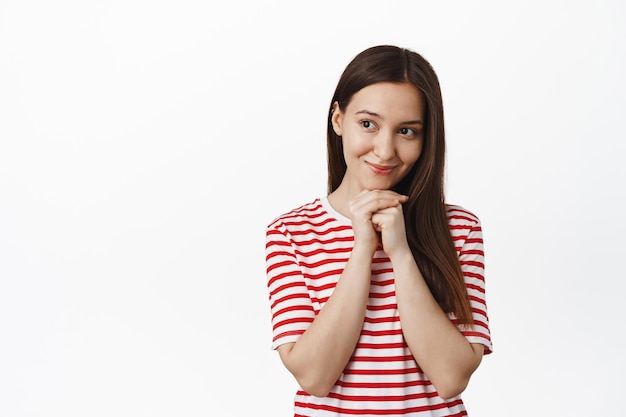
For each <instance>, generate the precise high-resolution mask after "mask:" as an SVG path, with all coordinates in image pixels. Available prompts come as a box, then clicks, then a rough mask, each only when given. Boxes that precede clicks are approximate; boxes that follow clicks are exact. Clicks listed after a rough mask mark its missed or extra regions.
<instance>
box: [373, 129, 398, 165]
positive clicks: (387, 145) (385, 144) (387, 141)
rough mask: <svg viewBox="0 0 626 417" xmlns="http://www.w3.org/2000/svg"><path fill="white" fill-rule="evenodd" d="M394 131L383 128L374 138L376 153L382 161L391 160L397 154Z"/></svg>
mask: <svg viewBox="0 0 626 417" xmlns="http://www.w3.org/2000/svg"><path fill="white" fill-rule="evenodd" d="M393 136H394V135H393V132H386V131H383V130H381V131H380V132H379V133H378V135H376V138H375V139H374V155H376V156H377V157H378V158H380V160H381V161H389V160H391V159H393V157H394V156H395V155H396V148H395V144H394V138H393Z"/></svg>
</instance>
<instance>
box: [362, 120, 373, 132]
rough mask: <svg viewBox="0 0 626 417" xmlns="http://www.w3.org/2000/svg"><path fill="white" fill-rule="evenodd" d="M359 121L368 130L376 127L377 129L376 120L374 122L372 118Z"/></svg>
mask: <svg viewBox="0 0 626 417" xmlns="http://www.w3.org/2000/svg"><path fill="white" fill-rule="evenodd" d="M359 123H360V124H361V126H363V128H364V129H366V130H374V129H376V124H375V123H374V122H372V121H371V120H361V121H360V122H359Z"/></svg>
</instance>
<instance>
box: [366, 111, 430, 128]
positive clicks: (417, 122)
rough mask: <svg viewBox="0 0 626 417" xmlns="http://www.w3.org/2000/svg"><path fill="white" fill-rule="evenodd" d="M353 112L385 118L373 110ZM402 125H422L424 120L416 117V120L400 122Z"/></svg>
mask: <svg viewBox="0 0 626 417" xmlns="http://www.w3.org/2000/svg"><path fill="white" fill-rule="evenodd" d="M355 114H367V115H369V116H373V117H378V118H379V119H381V120H385V118H384V117H383V116H381V115H380V114H378V113H376V112H373V111H369V110H360V111H358V112H356V113H355ZM400 124H402V125H423V124H424V122H423V121H421V120H420V119H416V120H408V121H406V122H402V123H400Z"/></svg>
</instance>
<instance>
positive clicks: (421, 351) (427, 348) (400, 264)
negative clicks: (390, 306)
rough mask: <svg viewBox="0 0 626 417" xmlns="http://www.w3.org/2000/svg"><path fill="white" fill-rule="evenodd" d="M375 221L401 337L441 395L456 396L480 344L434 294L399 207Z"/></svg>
mask: <svg viewBox="0 0 626 417" xmlns="http://www.w3.org/2000/svg"><path fill="white" fill-rule="evenodd" d="M373 221H374V222H375V226H376V228H377V230H380V231H381V233H382V238H383V247H384V248H385V252H386V253H387V254H388V255H389V257H390V259H391V263H392V264H393V269H394V274H395V285H396V300H397V304H398V310H399V313H400V322H401V324H402V331H403V334H404V337H405V340H406V342H407V344H408V346H409V348H410V350H411V353H412V354H413V356H414V357H415V360H416V361H417V362H418V364H419V365H420V367H421V368H422V370H423V371H424V373H426V375H428V378H429V379H430V380H431V381H432V383H433V385H434V386H435V388H436V389H437V391H438V393H439V395H440V396H441V397H443V398H452V397H455V396H457V395H459V394H460V393H461V392H463V390H464V389H465V387H466V386H467V383H468V382H469V379H470V377H471V375H472V373H473V372H474V371H475V370H476V368H477V367H478V365H479V364H480V362H481V359H482V356H483V352H484V346H483V345H482V344H478V343H470V342H469V341H468V339H467V338H466V337H465V336H464V335H463V334H462V333H461V332H460V331H459V329H458V328H457V327H456V326H455V325H454V324H453V323H452V322H451V321H450V319H449V318H448V316H447V315H446V314H445V313H444V311H443V310H442V309H441V307H439V305H438V303H437V302H436V300H435V299H434V297H433V296H432V294H431V292H430V290H429V288H428V286H427V284H426V282H425V280H424V277H423V276H422V274H421V272H420V270H419V267H418V266H417V264H416V262H415V259H414V258H413V255H412V253H411V250H410V249H409V246H408V243H407V241H406V232H405V228H404V219H403V216H402V210H401V208H400V207H398V208H393V209H387V210H383V211H381V212H379V213H377V214H376V215H375V216H374V218H373Z"/></svg>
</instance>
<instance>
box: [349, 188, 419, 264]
mask: <svg viewBox="0 0 626 417" xmlns="http://www.w3.org/2000/svg"><path fill="white" fill-rule="evenodd" d="M407 199H408V197H406V196H404V195H401V194H398V193H396V192H394V191H391V190H373V191H370V190H364V191H362V192H360V193H359V194H357V195H356V196H355V197H354V198H353V199H352V200H351V201H350V202H349V203H348V210H349V211H350V219H351V220H352V229H353V231H354V247H355V249H356V248H357V247H359V248H363V249H365V250H367V251H369V252H370V253H371V254H372V255H373V254H374V252H375V251H376V247H377V246H378V243H379V238H378V234H377V232H383V231H384V232H383V242H382V244H383V247H385V245H386V243H385V241H389V243H388V244H390V245H391V246H394V245H395V243H394V241H395V240H396V238H395V237H392V236H391V234H394V232H393V231H392V230H391V227H392V226H391V225H392V224H395V226H393V230H396V231H397V230H398V225H397V223H398V222H397V219H396V218H397V216H398V213H399V217H400V226H401V227H402V236H403V237H404V241H406V233H405V232H404V218H403V217H402V203H404V202H406V201H407ZM394 213H395V214H394ZM374 218H376V219H377V220H376V222H374ZM393 219H395V220H393ZM387 234H389V235H390V236H389V237H388V236H386V235H387ZM400 240H401V239H400Z"/></svg>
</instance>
